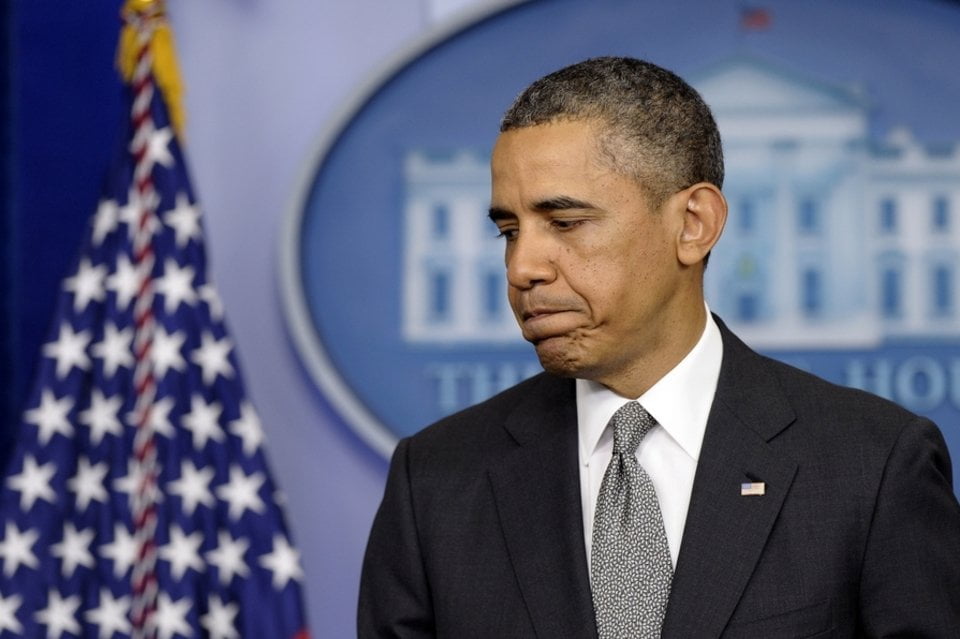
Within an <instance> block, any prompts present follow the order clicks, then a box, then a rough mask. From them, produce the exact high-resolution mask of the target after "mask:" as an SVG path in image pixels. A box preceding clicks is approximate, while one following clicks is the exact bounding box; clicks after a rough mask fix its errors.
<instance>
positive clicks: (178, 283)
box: [155, 258, 197, 313]
mask: <svg viewBox="0 0 960 639" xmlns="http://www.w3.org/2000/svg"><path fill="white" fill-rule="evenodd" d="M194 277H195V272H194V270H193V267H192V266H189V265H188V266H184V267H180V266H179V265H178V264H177V262H176V260H173V259H169V258H168V259H167V260H166V262H164V267H163V275H162V276H160V277H158V278H157V279H156V281H155V285H156V288H157V293H159V294H160V295H163V307H164V309H165V310H166V311H167V313H172V312H174V311H175V310H177V308H179V306H180V304H181V303H187V304H193V303H194V302H196V301H197V291H196V289H194V288H193V280H194Z"/></svg>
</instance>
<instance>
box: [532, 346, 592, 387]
mask: <svg viewBox="0 0 960 639" xmlns="http://www.w3.org/2000/svg"><path fill="white" fill-rule="evenodd" d="M534 348H535V349H536V351H537V358H538V359H539V360H540V366H542V367H543V370H545V371H547V372H548V373H550V374H552V375H557V376H559V377H577V376H578V375H577V373H579V372H580V370H581V368H582V363H581V362H580V361H579V358H577V357H575V356H574V354H573V353H572V351H573V349H572V348H570V343H569V341H568V340H565V339H563V338H560V337H552V338H549V339H544V340H540V341H539V342H537V343H536V344H535V345H534Z"/></svg>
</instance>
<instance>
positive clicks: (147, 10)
mask: <svg viewBox="0 0 960 639" xmlns="http://www.w3.org/2000/svg"><path fill="white" fill-rule="evenodd" d="M164 8H165V3H164V1H163V0H126V1H125V2H124V5H123V15H124V17H125V18H126V21H127V24H126V25H125V26H124V27H123V30H122V32H121V33H120V46H119V47H118V48H117V66H118V68H119V69H120V75H122V76H123V79H124V80H126V81H127V82H132V81H133V75H134V72H135V71H136V68H137V60H138V52H139V51H140V50H141V49H142V48H143V47H144V46H147V47H149V48H150V52H151V53H152V56H151V64H150V71H151V73H152V74H153V78H154V80H155V81H156V83H157V86H158V87H159V89H160V91H161V92H162V93H163V97H164V99H165V100H166V103H167V109H168V111H169V112H170V120H171V122H172V123H173V128H174V130H175V131H176V132H177V135H178V136H180V137H182V136H183V124H184V113H183V103H182V99H181V98H182V95H183V82H182V80H181V79H180V71H179V69H178V65H177V56H176V53H175V51H174V44H173V32H172V31H171V30H170V25H169V24H168V23H167V20H166V18H165V17H164ZM144 34H146V35H147V37H148V40H147V41H146V43H144V41H142V40H141V37H142V36H143V35H144Z"/></svg>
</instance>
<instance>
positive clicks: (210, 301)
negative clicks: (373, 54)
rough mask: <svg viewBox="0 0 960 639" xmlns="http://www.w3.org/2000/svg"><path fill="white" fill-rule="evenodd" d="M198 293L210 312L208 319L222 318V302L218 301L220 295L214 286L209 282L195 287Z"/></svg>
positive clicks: (218, 319)
mask: <svg viewBox="0 0 960 639" xmlns="http://www.w3.org/2000/svg"><path fill="white" fill-rule="evenodd" d="M197 290H198V291H199V293H200V299H202V300H203V301H204V302H206V303H207V309H208V311H209V312H210V319H213V320H217V321H220V320H222V319H223V302H221V301H220V295H219V294H218V293H217V289H216V287H215V286H214V285H213V284H211V283H209V282H208V283H206V284H204V285H203V286H200V287H199V288H198V289H197Z"/></svg>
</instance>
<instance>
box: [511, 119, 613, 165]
mask: <svg viewBox="0 0 960 639" xmlns="http://www.w3.org/2000/svg"><path fill="white" fill-rule="evenodd" d="M600 134H601V127H600V124H599V123H597V122H594V121H591V120H556V121H552V122H546V123H544V124H535V125H532V126H526V127H521V128H517V129H510V130H508V131H504V132H503V133H501V134H500V135H499V136H498V137H497V141H496V144H495V145H494V147H493V156H492V161H493V162H494V163H497V162H505V161H506V162H517V161H524V162H528V163H537V164H550V163H566V162H570V161H573V160H583V159H588V160H593V159H595V155H596V153H597V150H598V148H599V144H598V139H599V136H600Z"/></svg>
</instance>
